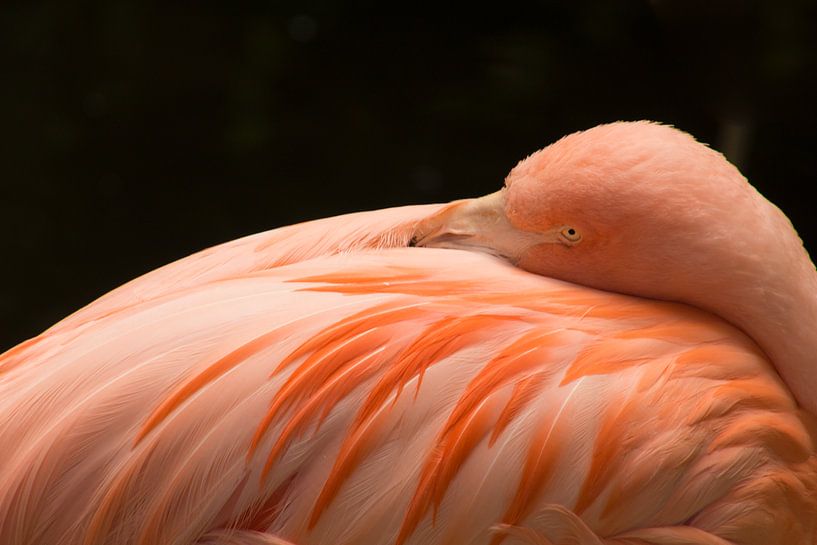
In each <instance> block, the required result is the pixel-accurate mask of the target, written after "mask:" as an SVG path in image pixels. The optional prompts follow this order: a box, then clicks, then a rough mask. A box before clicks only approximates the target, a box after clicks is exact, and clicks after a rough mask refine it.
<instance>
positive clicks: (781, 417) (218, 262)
mask: <svg viewBox="0 0 817 545" xmlns="http://www.w3.org/2000/svg"><path fill="white" fill-rule="evenodd" d="M444 211H445V208H444V207H442V206H437V205H431V206H419V207H405V208H397V209H391V210H382V211H376V212H368V213H359V214H353V215H349V216H341V217H337V218H330V219H326V220H319V221H315V222H310V223H306V224H301V225H296V226H290V227H285V228H282V229H277V230H273V231H269V232H267V233H262V234H259V235H254V236H251V237H247V238H244V239H240V240H238V241H234V242H231V243H227V244H225V245H222V246H219V247H216V248H212V249H209V250H205V251H204V252H201V253H199V254H196V255H193V256H191V257H189V258H186V259H183V260H181V261H179V262H176V263H174V264H171V265H168V266H166V267H164V268H162V269H159V270H157V271H155V272H153V273H150V274H148V275H146V276H144V277H142V278H140V279H137V280H135V281H133V282H131V283H129V284H126V285H125V286H123V287H121V288H119V289H117V290H115V291H113V292H111V293H110V294H108V295H106V296H104V297H103V298H101V299H100V300H98V301H96V302H94V303H93V304H91V305H89V306H88V307H86V308H84V309H82V310H80V311H78V312H77V313H75V314H74V315H72V316H70V317H68V318H66V319H65V320H64V321H62V322H60V323H59V324H57V325H55V326H54V327H52V328H51V329H50V330H48V331H46V332H44V333H43V334H41V335H40V336H38V337H36V338H34V339H32V340H31V341H28V342H27V343H24V344H22V345H20V346H18V347H16V348H14V349H12V350H11V351H9V352H7V353H6V354H4V355H3V356H2V358H1V359H0V423H1V425H0V444H2V445H10V448H3V449H2V450H0V543H3V544H9V545H33V544H42V543H48V544H54V545H105V544H114V543H115V544H120V545H152V544H173V545H194V544H196V545H228V544H233V545H253V544H255V545H259V544H266V545H273V544H281V543H292V544H295V545H329V544H332V545H347V544H348V545H392V544H395V545H420V544H423V545H449V544H450V545H465V544H473V545H479V544H482V545H489V544H490V545H498V544H500V543H502V544H506V545H524V544H529V545H533V544H535V545H550V544H553V545H568V544H581V545H585V544H587V545H644V544H683V543H689V544H701V545H729V544H734V545H755V544H756V545H761V544H762V545H768V544H776V543H779V544H794V543H797V544H806V545H808V544H812V543H817V494H815V492H814V491H815V490H817V448H816V447H815V445H817V441H816V440H817V427H815V423H814V419H813V417H812V416H811V415H809V414H808V413H807V412H805V411H803V410H802V409H801V408H800V407H799V406H798V404H797V402H796V400H795V399H794V398H793V396H792V394H791V392H790V391H789V389H788V388H787V387H786V385H785V384H784V383H783V381H782V380H781V379H780V377H779V376H778V374H777V372H776V371H775V368H774V366H773V365H772V363H771V362H770V361H769V360H768V358H767V357H766V356H765V354H764V352H763V351H762V350H761V349H760V348H758V346H757V345H756V344H755V342H754V341H753V340H752V339H751V338H749V337H748V336H746V335H745V334H744V333H743V332H742V331H740V330H739V329H737V328H735V327H733V326H732V325H730V324H728V323H726V322H725V321H723V320H722V319H720V318H718V317H717V316H714V315H712V314H710V313H707V312H704V311H700V310H696V309H694V308H692V307H689V306H686V305H682V304H677V303H670V302H660V301H653V300H647V299H642V298H638V297H632V296H628V295H622V294H616V293H610V292H605V291H600V290H595V289H591V288H587V287H582V286H578V285H575V284H571V283H568V282H564V281H560V280H555V279H552V278H547V277H544V276H539V275H535V274H530V273H528V272H525V271H523V270H521V269H519V268H516V267H514V266H512V265H510V264H508V263H507V262H506V261H504V260H502V259H500V258H497V257H493V256H490V255H485V254H482V253H474V252H466V251H461V250H454V249H433V248H408V247H406V246H407V245H408V244H409V239H410V238H411V237H412V234H413V232H414V229H415V226H416V225H417V224H418V222H421V221H423V220H425V219H426V218H429V217H433V216H435V215H438V214H440V213H443V212H444Z"/></svg>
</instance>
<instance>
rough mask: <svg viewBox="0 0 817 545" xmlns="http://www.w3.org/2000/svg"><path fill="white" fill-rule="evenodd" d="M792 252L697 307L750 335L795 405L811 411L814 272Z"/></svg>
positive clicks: (815, 399) (816, 336) (816, 337)
mask: <svg viewBox="0 0 817 545" xmlns="http://www.w3.org/2000/svg"><path fill="white" fill-rule="evenodd" d="M798 250H799V251H798V252H797V253H798V254H799V255H797V256H795V257H794V259H791V260H790V261H789V264H790V265H789V267H786V264H785V262H784V263H778V264H777V265H778V267H775V270H773V271H772V270H766V271H765V272H763V273H762V274H760V275H757V276H751V275H750V276H747V277H745V278H740V279H738V280H737V281H736V282H735V283H734V284H733V285H732V286H730V287H729V288H727V290H726V291H725V292H724V293H723V296H722V297H721V298H719V301H720V302H721V303H722V304H721V305H719V304H718V301H712V302H703V301H702V302H701V303H700V306H701V307H703V308H707V307H719V308H707V310H711V311H713V312H715V313H717V314H719V315H720V316H722V317H723V318H725V319H727V320H728V321H730V322H732V323H733V324H734V325H736V326H738V327H740V328H741V329H742V330H743V331H744V332H746V333H747V334H748V335H749V336H750V337H751V338H752V339H754V340H755V342H757V344H758V345H759V346H760V347H761V348H762V349H763V351H764V352H765V353H766V355H767V356H768V357H769V359H770V360H771V361H772V363H773V364H774V366H775V368H776V369H777V371H778V373H780V376H781V377H782V378H783V380H784V382H785V383H786V385H787V386H788V387H789V389H790V390H791V391H792V393H793V394H794V397H795V398H796V399H797V401H798V403H799V404H800V406H801V407H803V408H805V409H806V410H808V411H809V412H811V413H812V414H814V415H817V271H815V268H814V265H813V264H812V262H811V260H810V259H809V257H808V254H806V252H805V250H803V249H802V247H800V248H799V249H798ZM790 257H792V256H791V255H790ZM724 301H729V303H724Z"/></svg>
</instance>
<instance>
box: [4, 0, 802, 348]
mask: <svg viewBox="0 0 817 545" xmlns="http://www.w3.org/2000/svg"><path fill="white" fill-rule="evenodd" d="M815 4H817V3H815V2H812V1H807V0H803V1H801V2H796V1H794V2H756V3H752V2H736V1H723V0H711V1H708V2H695V1H684V0H678V1H657V0H656V1H652V2H645V1H609V0H598V1H591V2H540V3H526V4H519V3H507V2H504V3H491V4H490V7H486V8H477V7H476V5H475V4H472V5H471V6H470V7H468V8H467V9H465V8H464V9H461V10H459V11H454V10H452V11H451V13H444V12H441V9H442V8H440V7H439V5H438V6H437V7H435V8H434V10H433V11H429V12H427V13H426V15H422V16H421V15H419V14H418V13H416V12H415V13H408V12H406V13H402V14H399V15H398V14H387V13H383V12H377V11H376V10H377V9H380V10H382V9H383V7H382V6H383V5H384V4H383V3H373V4H372V5H371V6H366V5H363V4H360V3H355V2H340V1H338V2H321V1H311V2H307V1H304V2H257V3H234V2H219V3H217V4H216V3H213V4H211V5H208V4H202V3H198V2H197V3H193V2H190V3H167V2H149V1H136V0H104V1H102V0H100V1H96V2H83V1H79V0H75V1H63V2H37V1H26V2H19V3H17V2H8V1H6V2H3V3H2V7H0V75H1V76H2V80H0V128H2V131H0V134H1V136H0V245H1V246H0V275H1V276H0V350H2V349H4V348H9V347H11V346H12V345H14V344H16V343H17V342H19V341H22V340H23V339H25V338H27V337H29V336H32V335H35V334H37V333H38V332H40V331H41V330H43V329H44V328H46V327H48V326H49V325H51V324H52V323H53V322H55V321H57V320H58V319H60V318H61V317H63V316H64V315H66V314H68V313H69V312H71V311H72V310H74V309H76V308H78V307H79V306H81V305H84V304H86V303H88V302H90V301H91V300H93V299H94V298H96V297H98V296H99V295H102V294H103V293H105V292H106V291H108V290H110V289H111V288H114V287H115V286H117V285H119V284H121V283H122V282H124V281H127V280H129V279H130V278H133V277H135V276H137V275H139V274H141V273H144V272H147V271H149V270H151V269H153V268H155V267H157V266H159V265H162V264H164V263H166V262H168V261H171V260H174V259H176V258H179V257H183V256H185V255H187V254H189V253H192V252H193V251H196V250H199V249H201V248H203V247H206V246H209V245H213V244H217V243H220V242H223V241H226V240H229V239H232V238H235V237H238V236H241V235H245V234H249V233H253V232H256V231H260V230H265V229H269V228H272V227H276V226H280V225H284V224H288V223H292V222H297V221H301V220H305V219H311V218H317V217H321V216H327V215H334V214H340V213H343V212H349V211H353V210H363V209H372V208H380V207H386V206H394V205H400V204H409V203H421V202H436V201H446V200H451V199H454V198H459V197H465V196H475V195H479V194H484V193H486V192H489V191H493V190H494V189H496V188H497V187H499V185H500V184H501V182H502V179H503V178H504V176H505V174H506V172H507V171H508V170H509V169H510V168H511V167H512V166H513V165H514V164H515V163H516V162H517V160H519V159H520V158H521V157H523V156H525V155H527V154H528V153H530V152H532V151H534V150H536V149H537V148H540V147H542V146H543V145H545V144H547V143H549V142H550V141H552V140H554V139H556V138H558V137H559V136H561V135H563V134H565V133H568V132H572V131H575V130H579V129H583V128H587V127H590V126H593V125H595V124H598V123H601V122H608V121H614V120H619V119H642V118H647V119H655V120H660V121H663V122H666V123H671V124H674V125H676V126H677V127H679V128H682V129H684V130H686V131H689V132H691V133H692V134H694V135H696V136H697V137H698V138H699V139H700V140H702V141H704V142H707V143H710V144H711V145H713V146H714V147H716V148H718V149H720V150H722V151H724V152H725V153H726V154H727V156H728V157H729V158H730V159H731V160H732V161H733V162H735V163H736V164H738V166H739V167H740V168H741V169H742V170H743V172H744V173H745V174H746V175H747V176H748V178H749V179H750V180H751V181H752V183H754V184H755V185H756V186H757V187H758V188H759V189H760V190H761V192H763V193H764V194H765V195H766V196H767V197H769V198H770V199H771V200H772V201H774V202H776V203H777V204H778V205H779V206H780V207H781V208H782V209H783V210H784V211H785V212H786V213H787V214H788V215H789V217H790V218H791V219H792V221H793V223H794V225H795V226H796V227H797V228H798V230H799V231H800V233H801V235H802V237H803V239H804V241H805V243H806V247H807V248H811V249H814V248H816V247H817V217H815V213H814V201H813V200H812V199H811V198H810V197H808V196H807V192H808V191H810V190H812V189H813V186H814V181H815V172H817V158H816V157H817V153H815V151H816V149H817V138H816V137H815V130H816V129H817V113H816V112H817V108H815V99H817V60H816V56H817V55H816V54H817V17H815ZM386 5H388V4H386ZM377 6H380V7H379V8H378V7H377ZM411 6H412V7H413V8H414V9H418V8H417V6H416V5H413V4H412V5H411ZM432 14H433V15H432Z"/></svg>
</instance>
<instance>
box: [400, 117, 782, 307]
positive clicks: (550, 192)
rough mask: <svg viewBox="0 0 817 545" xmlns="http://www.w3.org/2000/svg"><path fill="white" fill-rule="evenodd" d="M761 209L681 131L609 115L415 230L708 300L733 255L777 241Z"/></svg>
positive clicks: (654, 292) (520, 261) (594, 280)
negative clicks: (498, 185) (608, 120)
mask: <svg viewBox="0 0 817 545" xmlns="http://www.w3.org/2000/svg"><path fill="white" fill-rule="evenodd" d="M767 207H772V208H774V207H773V206H772V205H770V204H769V203H768V202H767V201H765V199H763V198H762V197H761V196H760V195H759V194H758V193H757V192H756V191H754V189H753V188H752V187H751V186H749V185H748V183H746V181H745V179H744V178H743V177H742V176H741V175H740V173H739V172H738V171H737V169H735V168H734V167H733V166H732V165H730V164H729V163H728V162H727V161H726V160H725V159H724V158H723V157H722V156H721V155H720V154H718V153H716V152H714V151H712V150H711V149H709V148H707V147H706V146H704V145H702V144H699V143H697V142H696V141H695V140H694V139H692V138H691V137H690V136H689V135H687V134H685V133H682V132H680V131H677V130H675V129H673V128H670V127H666V126H661V125H656V124H652V123H645V122H637V123H617V124H612V125H603V126H599V127H596V128H594V129H591V130H588V131H584V132H582V133H576V134H573V135H570V136H568V137H565V138H563V139H562V140H560V141H558V142H556V143H555V144H553V145H551V146H549V147H547V148H545V149H544V150H541V151H539V152H537V153H535V154H533V155H531V156H530V157H528V158H527V159H525V160H523V161H521V162H520V163H519V164H518V165H517V166H516V167H515V168H514V169H513V170H512V171H511V173H510V174H509V175H508V177H507V179H506V182H505V187H504V188H503V189H501V190H500V191H498V192H496V193H493V194H491V195H488V196H486V197H482V198H479V199H473V200H465V201H457V202H454V203H452V204H451V205H450V206H448V207H446V208H444V209H443V210H442V211H441V212H439V213H438V214H437V215H435V216H434V217H432V218H429V219H428V220H426V221H424V222H422V223H421V224H420V225H419V226H418V228H417V236H416V237H415V238H416V244H417V245H418V246H428V247H445V248H463V249H476V250H480V251H485V252H488V253H491V254H494V255H497V256H501V257H504V258H505V259H508V260H509V261H510V262H512V263H513V264H515V265H516V266H518V267H520V268H522V269H525V270H528V271H530V272H534V273H537V274H541V275H544V276H548V277H552V278H558V279H562V280H567V281H570V282H574V283H577V284H582V285H585V286H590V287H594V288H599V289H604V290H608V291H616V292H620V293H628V294H633V295H640V296H644V297H650V298H657V299H667V300H676V301H684V302H690V303H693V304H696V306H705V305H702V304H700V302H699V301H698V299H701V298H704V297H708V296H709V295H707V294H711V293H713V292H717V291H719V290H722V288H721V287H719V286H720V285H722V284H728V283H729V282H730V281H731V280H730V273H731V272H732V271H733V269H734V266H735V263H737V262H740V263H747V262H751V261H752V260H753V259H754V258H755V255H756V256H757V257H758V258H760V257H761V256H763V255H764V254H766V252H767V251H768V250H770V248H768V247H767V246H769V244H772V245H773V244H776V243H777V242H776V239H775V237H771V238H769V237H767V236H766V235H765V234H764V233H765V232H767V231H769V229H767V228H766V227H765V226H764V225H762V223H763V222H768V221H769V220H768V219H765V218H766V217H767V216H768V212H769V210H768V209H767ZM775 210H776V209H775ZM772 215H773V216H774V214H772ZM777 216H782V214H779V212H778V214H777ZM777 216H776V217H777ZM775 221H776V219H775ZM795 238H796V235H795ZM750 248H753V249H750ZM766 255H767V254H766ZM747 260H748V261H747Z"/></svg>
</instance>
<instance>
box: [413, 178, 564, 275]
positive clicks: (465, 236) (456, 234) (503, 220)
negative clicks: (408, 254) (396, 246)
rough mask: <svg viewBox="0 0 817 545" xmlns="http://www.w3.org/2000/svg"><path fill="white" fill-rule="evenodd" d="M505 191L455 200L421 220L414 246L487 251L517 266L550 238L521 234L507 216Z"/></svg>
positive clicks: (540, 235)
mask: <svg viewBox="0 0 817 545" xmlns="http://www.w3.org/2000/svg"><path fill="white" fill-rule="evenodd" d="M505 200H506V190H505V189H502V190H500V191H497V192H496V193H491V194H490V195H485V196H484V197H480V198H478V199H464V200H460V201H454V202H452V203H450V204H449V205H448V206H446V207H444V208H443V209H442V210H440V211H438V212H437V213H435V214H434V215H432V216H429V217H428V218H426V219H424V220H422V221H420V222H419V223H418V224H417V226H416V228H415V231H414V237H413V238H412V240H411V244H410V245H411V246H419V247H425V248H452V249H460V250H472V251H480V252H485V253H488V254H491V255H495V256H497V257H502V258H505V259H507V260H509V261H511V262H512V263H516V262H517V261H518V260H519V258H520V257H521V256H522V254H523V253H524V252H525V251H527V250H528V249H529V248H530V247H531V246H533V245H536V244H542V243H545V242H552V241H551V240H549V239H550V238H552V237H550V236H548V235H547V234H541V233H532V232H529V231H522V230H520V229H518V228H516V227H515V226H514V225H513V224H511V222H510V220H509V219H508V216H507V214H506V213H505Z"/></svg>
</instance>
